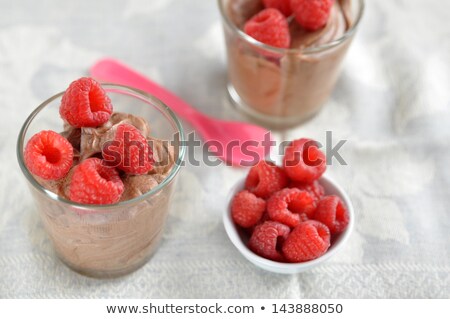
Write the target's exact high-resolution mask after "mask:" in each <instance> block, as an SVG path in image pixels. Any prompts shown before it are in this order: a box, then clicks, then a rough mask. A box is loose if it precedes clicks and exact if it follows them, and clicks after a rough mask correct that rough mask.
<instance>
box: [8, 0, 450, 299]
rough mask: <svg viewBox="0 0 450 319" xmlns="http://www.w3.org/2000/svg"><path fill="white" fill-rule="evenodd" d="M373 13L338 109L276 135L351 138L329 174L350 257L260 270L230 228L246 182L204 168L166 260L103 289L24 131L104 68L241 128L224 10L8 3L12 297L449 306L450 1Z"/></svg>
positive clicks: (159, 3) (181, 206)
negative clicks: (53, 228)
mask: <svg viewBox="0 0 450 319" xmlns="http://www.w3.org/2000/svg"><path fill="white" fill-rule="evenodd" d="M367 2H368V3H367V10H366V14H365V16H364V21H363V23H362V24H361V28H360V30H359V33H358V35H357V37H356V39H355V41H354V43H353V46H352V48H351V50H350V52H349V54H348V57H347V59H346V61H345V65H344V69H343V73H342V76H341V77H340V80H339V82H338V85H337V88H336V90H335V92H334V94H333V96H332V99H331V100H330V101H329V102H328V103H327V105H326V107H325V108H324V110H323V112H321V113H320V114H319V115H318V116H317V117H316V118H314V119H313V120H312V121H310V122H308V123H306V124H305V125H303V126H301V127H299V128H297V129H294V130H290V131H288V132H284V134H277V135H276V136H277V137H278V138H287V139H291V138H298V137H303V136H309V137H312V138H315V139H317V140H319V141H322V142H323V141H325V132H326V131H332V132H333V136H334V138H335V140H336V141H337V140H340V139H346V140H348V142H347V143H346V145H345V147H344V148H343V149H342V153H341V154H342V156H343V157H344V158H345V160H346V161H347V163H348V166H340V165H334V166H332V167H330V169H329V174H330V175H331V176H333V177H334V178H335V179H336V180H337V181H338V182H339V183H341V184H342V186H343V187H344V188H345V189H346V190H347V191H348V192H349V194H350V196H351V198H352V200H353V201H354V205H355V210H356V228H355V232H354V233H353V235H352V237H351V239H350V241H349V243H348V245H347V246H346V247H345V249H344V250H343V251H342V252H341V253H339V254H338V255H337V256H335V257H334V258H333V259H332V260H330V261H329V262H327V263H326V264H324V265H323V266H320V267H318V268H316V269H314V270H312V271H309V272H306V273H303V274H299V275H293V276H283V275H275V274H271V273H268V272H265V271H263V270H260V269H258V268H256V267H254V266H252V265H251V264H250V263H248V262H247V261H246V260H245V259H244V258H243V257H242V256H241V255H240V254H239V252H238V251H237V250H236V249H235V248H234V246H232V244H231V242H230V241H229V240H228V238H227V236H226V233H225V231H224V228H223V225H222V222H221V218H222V210H223V209H224V207H225V205H226V203H225V199H226V196H227V192H228V190H229V188H230V187H231V186H232V185H233V183H234V182H235V181H237V180H238V179H240V178H241V177H242V176H244V174H245V173H246V171H245V170H239V169H233V168H230V167H226V166H224V165H222V166H220V167H214V168H209V167H206V166H204V165H202V166H201V167H192V166H188V167H186V168H185V169H184V170H183V172H182V173H181V175H180V176H179V181H178V187H177V192H176V196H175V199H174V202H173V206H172V209H171V214H170V218H169V220H168V225H167V231H166V233H165V235H164V239H163V242H162V244H161V247H160V249H159V251H158V252H157V254H156V255H155V256H154V258H153V259H152V260H151V262H149V263H148V264H147V265H146V266H144V267H143V268H142V269H140V270H138V271H137V272H135V273H133V274H131V275H129V276H127V277H123V278H119V279H115V280H95V279H90V278H86V277H83V276H80V275H78V274H76V273H74V272H72V271H71V270H69V269H68V268H66V267H65V266H64V265H63V264H62V263H61V262H60V261H58V259H57V258H56V257H55V255H54V252H53V250H52V247H51V243H50V241H49V239H48V237H47V236H46V233H45V231H44V229H43V226H42V224H41V222H40V221H39V218H38V215H37V213H36V212H35V207H34V206H33V201H32V198H31V195H30V194H29V192H28V189H27V187H26V182H25V179H24V177H23V176H22V173H21V172H20V170H19V167H18V164H17V161H16V156H15V145H16V137H17V135H18V132H19V128H20V126H21V124H22V123H23V122H24V120H25V118H26V117H27V115H28V114H29V113H30V112H31V111H32V110H33V109H34V108H36V107H37V105H38V104H39V103H40V102H42V101H43V100H44V99H46V98H47V97H49V96H50V95H52V94H54V93H56V92H59V91H62V90H63V89H64V88H65V87H66V86H67V85H68V83H70V82H71V81H72V80H73V79H75V78H78V77H80V76H83V75H86V74H87V70H88V68H89V66H90V65H91V64H92V63H93V62H94V61H96V60H97V59H98V58H100V57H103V56H113V57H116V58H119V59H121V60H123V61H125V62H126V63H128V64H130V65H131V66H133V67H135V68H137V69H139V70H140V71H141V72H143V73H144V74H146V75H148V76H151V77H152V78H153V79H155V80H157V81H158V82H160V83H161V84H163V85H165V86H166V87H168V88H169V89H171V90H173V91H174V92H175V93H177V94H178V95H179V96H181V97H182V98H183V99H185V100H186V101H188V102H190V103H191V104H193V105H195V106H196V107H198V108H199V109H201V110H202V111H204V112H206V113H208V114H210V115H215V116H217V117H222V118H227V119H239V118H240V115H239V114H238V113H236V112H235V111H234V109H233V108H232V107H231V106H230V105H229V103H228V101H227V98H226V94H225V83H226V72H225V70H226V61H225V55H224V44H223V37H222V30H221V23H220V19H219V13H218V10H217V8H216V2H215V1H212V0H210V1H205V0H190V1H179V0H152V1H148V0H128V1H109V0H108V1H106V0H102V1H72V2H68V1H67V2H66V1H56V0H46V1H32V0H26V1H8V0H0V110H1V115H0V134H1V135H0V152H1V153H0V177H1V179H0V297H8V298H25V297H28V298H42V297H45V298H57V297H59V298H66V297H70V298H72V297H74V298H81V297H87V298H90V297H114V298H116V297H117V298H124V297H128V298H158V297H160V298H191V297H193V298H207V297H209V298H225V297H227V298H316V297H319V298H328V297H333V298H340V297H342V298H348V297H354V298H360V297H369V298H370V297H374V298H413V297H419V298H420V297H424V298H438V297H443V298H449V297H450V288H449V287H450V250H449V249H450V248H449V247H450V235H449V234H450V232H449V229H450V210H449V205H450V169H449V166H448V165H449V161H450V86H449V83H450V22H449V14H448V13H449V12H450V2H449V1H437V0H433V1H423V0H408V1H405V0H395V1H394V0H389V1H387V0H380V1H376V0H372V1H371V0H369V1H367ZM186 130H187V131H189V130H191V128H190V127H188V126H186ZM200 155H201V154H200V153H199V152H198V154H197V156H200Z"/></svg>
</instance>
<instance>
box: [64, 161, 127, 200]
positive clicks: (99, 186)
mask: <svg viewBox="0 0 450 319" xmlns="http://www.w3.org/2000/svg"><path fill="white" fill-rule="evenodd" d="M123 191H124V186H123V182H122V180H121V179H120V176H119V173H118V172H117V171H116V169H115V168H112V167H108V166H106V165H104V163H103V161H102V160H101V159H99V158H95V157H94V158H89V159H87V160H85V161H84V162H82V163H81V164H79V165H78V166H76V167H75V168H74V172H73V175H72V180H71V182H70V185H69V199H70V200H71V201H74V202H76V203H80V204H92V205H107V204H114V203H117V202H118V201H119V200H120V197H121V196H122V193H123Z"/></svg>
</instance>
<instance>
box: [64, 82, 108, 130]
mask: <svg viewBox="0 0 450 319" xmlns="http://www.w3.org/2000/svg"><path fill="white" fill-rule="evenodd" d="M112 112H113V108H112V104H111V100H110V99H109V97H108V96H107V95H106V92H105V90H103V88H102V87H101V85H100V84H99V83H98V82H96V81H95V80H93V79H91V78H81V79H79V80H76V81H74V82H72V83H71V84H70V86H69V88H68V89H67V90H66V92H65V93H64V95H63V97H62V101H61V107H60V108H59V114H60V115H61V117H62V118H63V119H64V120H66V121H67V122H68V123H69V124H70V125H72V126H73V127H77V128H81V127H97V126H100V125H102V124H104V123H106V122H108V120H109V118H110V117H111V114H112Z"/></svg>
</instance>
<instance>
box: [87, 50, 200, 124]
mask: <svg viewBox="0 0 450 319" xmlns="http://www.w3.org/2000/svg"><path fill="white" fill-rule="evenodd" d="M90 71H91V75H92V76H93V77H95V78H97V79H98V80H101V81H107V82H113V83H117V84H121V85H126V86H131V87H134V88H136V89H140V90H142V91H145V92H147V93H150V94H152V95H154V96H155V97H157V98H158V99H160V100H161V101H162V102H164V103H165V104H166V105H168V106H169V107H170V108H171V109H172V110H173V111H174V112H175V113H176V114H177V115H178V116H179V117H181V118H183V120H185V121H187V122H189V123H191V124H192V125H194V126H195V127H198V122H199V121H197V118H198V117H199V116H200V115H202V116H203V114H201V113H200V112H199V111H197V110H196V109H195V108H194V107H192V106H190V105H189V104H188V103H186V102H185V101H183V100H182V99H181V98H179V97H178V96H176V95H175V94H173V93H172V92H170V91H168V90H167V89H165V88H163V87H161V86H160V85H159V84H157V83H155V82H153V81H151V80H150V79H148V78H146V77H145V76H143V75H141V74H139V73H138V72H136V71H134V70H132V69H131V68H130V67H128V66H126V65H125V64H123V63H121V62H119V61H117V60H114V59H111V58H105V59H102V60H99V61H98V62H97V63H95V64H94V65H93V66H92V67H91V70H90Z"/></svg>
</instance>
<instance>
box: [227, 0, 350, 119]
mask: <svg viewBox="0 0 450 319" xmlns="http://www.w3.org/2000/svg"><path fill="white" fill-rule="evenodd" d="M263 8H264V6H263V4H262V1H261V0H229V2H228V6H227V8H226V11H227V14H228V16H229V19H230V20H231V22H232V23H234V24H235V25H236V26H237V27H238V28H239V29H241V30H242V29H243V26H244V24H245V22H246V21H248V19H250V18H251V17H252V16H254V15H255V14H256V13H258V12H259V11H261V10H262V9H263ZM288 21H290V23H289V29H290V34H291V46H290V48H291V49H297V50H296V51H285V53H280V54H279V55H278V56H275V55H274V54H273V53H271V54H268V53H267V52H262V50H258V49H256V48H255V46H253V45H252V44H250V43H248V42H246V41H243V40H242V39H241V38H240V37H238V36H237V34H236V33H233V32H230V31H228V32H226V38H227V44H228V45H227V47H228V60H229V77H230V80H231V83H232V85H233V86H234V89H235V90H236V92H237V93H238V94H239V96H240V98H241V99H242V100H243V102H244V103H245V104H246V105H248V106H249V107H250V108H252V109H254V110H256V111H257V112H258V113H260V114H263V115H267V116H275V117H280V118H291V119H295V120H300V121H301V120H303V119H307V118H309V117H311V116H312V115H314V114H315V113H316V112H317V111H318V110H319V109H320V107H321V106H322V104H323V103H324V102H325V101H326V100H327V99H328V97H329V95H330V94H331V91H332V89H333V87H334V85H335V83H336V81H337V77H338V75H339V71H340V64H341V61H342V59H343V58H344V56H345V53H346V51H347V48H348V46H349V44H350V42H351V41H350V40H344V41H343V42H342V43H341V44H339V45H337V46H335V47H333V48H328V49H325V50H319V51H318V52H316V53H307V52H302V50H305V49H312V48H314V47H319V46H322V45H326V44H328V43H331V42H333V41H335V40H338V39H340V38H341V37H342V36H343V35H344V34H345V33H346V32H347V31H348V30H349V29H350V28H351V27H352V24H353V21H352V1H351V0H337V1H335V3H334V5H333V7H332V10H331V14H330V17H329V20H328V23H327V24H326V25H325V27H323V28H322V29H319V30H317V31H313V32H311V31H307V30H305V29H304V28H302V27H301V26H300V25H299V24H297V23H296V22H295V19H293V18H290V19H289V20H288Z"/></svg>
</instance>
